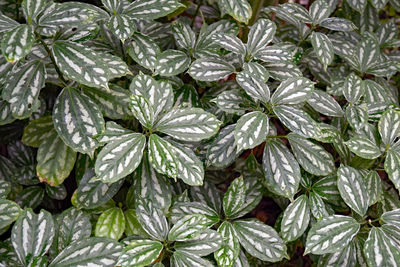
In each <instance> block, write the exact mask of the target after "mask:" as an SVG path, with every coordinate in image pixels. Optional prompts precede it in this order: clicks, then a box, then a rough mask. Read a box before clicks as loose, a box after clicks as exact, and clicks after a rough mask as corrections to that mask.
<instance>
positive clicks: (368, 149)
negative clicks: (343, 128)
mask: <svg viewBox="0 0 400 267" xmlns="http://www.w3.org/2000/svg"><path fill="white" fill-rule="evenodd" d="M345 144H346V146H347V147H348V148H349V149H350V151H351V152H353V153H354V154H356V155H357V156H360V157H362V158H364V159H376V158H377V157H379V156H380V155H381V154H382V153H381V151H380V149H379V147H378V146H377V145H376V144H375V143H374V142H373V141H371V140H369V139H368V138H366V137H353V138H351V139H350V140H349V141H347V142H345Z"/></svg>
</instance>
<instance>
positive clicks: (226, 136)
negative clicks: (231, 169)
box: [207, 124, 238, 167]
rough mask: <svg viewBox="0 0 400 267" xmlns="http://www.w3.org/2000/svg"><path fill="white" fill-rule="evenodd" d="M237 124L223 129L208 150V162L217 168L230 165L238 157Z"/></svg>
mask: <svg viewBox="0 0 400 267" xmlns="http://www.w3.org/2000/svg"><path fill="white" fill-rule="evenodd" d="M235 127H236V124H231V125H228V126H226V127H224V128H222V129H221V131H220V132H219V133H218V134H217V136H216V138H215V140H214V141H213V142H212V143H211V145H210V146H209V147H208V150H207V162H208V163H209V164H211V165H213V166H216V167H226V166H228V165H230V164H231V163H232V162H233V161H234V160H235V159H236V158H237V156H238V151H237V149H236V143H235V136H234V133H235Z"/></svg>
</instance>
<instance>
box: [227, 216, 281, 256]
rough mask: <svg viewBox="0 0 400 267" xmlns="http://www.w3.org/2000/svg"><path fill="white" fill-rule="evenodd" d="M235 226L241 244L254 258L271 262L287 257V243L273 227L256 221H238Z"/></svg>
mask: <svg viewBox="0 0 400 267" xmlns="http://www.w3.org/2000/svg"><path fill="white" fill-rule="evenodd" d="M233 226H234V228H235V230H236V233H237V236H238V238H239V241H240V244H241V245H242V246H243V247H244V249H245V250H246V251H247V252H248V253H249V254H250V255H252V256H253V257H256V258H258V259H260V260H263V261H269V262H277V261H280V260H282V258H284V257H287V254H286V245H285V243H284V242H283V241H282V239H281V238H280V237H279V235H278V233H277V232H276V231H275V229H274V228H272V227H271V226H268V225H266V224H263V223H262V222H260V221H258V220H256V219H246V220H237V221H235V222H234V223H233Z"/></svg>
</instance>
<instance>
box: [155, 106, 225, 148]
mask: <svg viewBox="0 0 400 267" xmlns="http://www.w3.org/2000/svg"><path fill="white" fill-rule="evenodd" d="M220 125H221V122H220V121H219V120H218V119H217V118H216V117H215V116H214V115H213V114H211V113H208V112H206V111H204V110H203V109H200V108H174V109H172V110H170V111H169V112H168V113H166V114H164V115H163V116H162V117H161V118H160V120H159V121H158V122H157V123H156V125H155V126H154V129H155V130H157V131H160V132H162V133H165V134H168V135H170V136H172V137H173V138H175V139H178V140H182V141H200V140H203V139H206V138H210V137H211V136H213V135H215V134H216V133H217V132H218V130H219V127H220Z"/></svg>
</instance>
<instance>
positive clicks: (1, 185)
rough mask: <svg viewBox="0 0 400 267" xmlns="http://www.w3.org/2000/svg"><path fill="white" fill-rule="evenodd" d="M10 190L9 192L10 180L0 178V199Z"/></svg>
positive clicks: (5, 196)
mask: <svg viewBox="0 0 400 267" xmlns="http://www.w3.org/2000/svg"><path fill="white" fill-rule="evenodd" d="M10 192H11V182H8V181H5V180H0V199H3V198H7V195H8V194H9V193H10ZM0 228H2V227H0Z"/></svg>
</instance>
